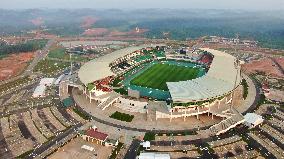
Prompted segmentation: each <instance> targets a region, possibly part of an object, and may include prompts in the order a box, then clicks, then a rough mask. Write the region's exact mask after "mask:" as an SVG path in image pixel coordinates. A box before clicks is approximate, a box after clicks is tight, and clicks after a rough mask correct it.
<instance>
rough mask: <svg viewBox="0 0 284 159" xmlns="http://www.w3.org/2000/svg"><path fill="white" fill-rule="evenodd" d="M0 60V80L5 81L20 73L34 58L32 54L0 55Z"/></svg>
mask: <svg viewBox="0 0 284 159" xmlns="http://www.w3.org/2000/svg"><path fill="white" fill-rule="evenodd" d="M2 57H3V58H2V59H0V80H5V79H8V78H10V77H13V76H16V75H18V74H19V73H21V72H22V71H23V70H24V69H25V68H26V66H27V64H28V62H29V61H31V60H32V59H33V58H34V52H26V53H18V54H9V55H2Z"/></svg>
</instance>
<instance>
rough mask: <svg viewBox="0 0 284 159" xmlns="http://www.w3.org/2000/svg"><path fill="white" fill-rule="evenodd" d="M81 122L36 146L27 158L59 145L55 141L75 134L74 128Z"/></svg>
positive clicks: (30, 158) (29, 158) (79, 125)
mask: <svg viewBox="0 0 284 159" xmlns="http://www.w3.org/2000/svg"><path fill="white" fill-rule="evenodd" d="M82 125H83V124H82V123H80V124H77V125H75V126H73V127H72V128H70V129H68V130H67V131H64V132H63V133H61V134H59V135H57V136H55V138H54V139H52V140H51V141H49V142H47V143H45V144H43V145H41V146H40V147H38V148H36V149H35V150H34V151H33V153H32V154H31V155H30V156H28V157H27V158H28V159H32V158H33V156H38V155H40V154H42V153H43V152H45V151H46V150H48V149H49V148H51V147H53V146H56V145H57V146H59V145H58V144H57V143H60V141H61V140H62V139H64V138H66V137H67V136H69V135H71V134H77V132H76V129H77V128H79V127H81V126H82Z"/></svg>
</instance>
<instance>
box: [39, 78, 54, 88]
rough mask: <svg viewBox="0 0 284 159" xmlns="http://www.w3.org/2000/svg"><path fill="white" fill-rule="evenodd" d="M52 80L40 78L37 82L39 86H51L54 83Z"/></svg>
mask: <svg viewBox="0 0 284 159" xmlns="http://www.w3.org/2000/svg"><path fill="white" fill-rule="evenodd" d="M54 80H55V79H54V78H42V79H41V80H40V82H39V84H40V85H45V86H51V85H52V84H53V82H54Z"/></svg>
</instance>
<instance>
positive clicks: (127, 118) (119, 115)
mask: <svg viewBox="0 0 284 159" xmlns="http://www.w3.org/2000/svg"><path fill="white" fill-rule="evenodd" d="M109 117H110V118H113V119H117V120H121V121H126V122H131V121H132V120H133V118H134V115H129V114H125V113H121V112H118V111H116V112H114V113H113V114H112V115H111V116H109Z"/></svg>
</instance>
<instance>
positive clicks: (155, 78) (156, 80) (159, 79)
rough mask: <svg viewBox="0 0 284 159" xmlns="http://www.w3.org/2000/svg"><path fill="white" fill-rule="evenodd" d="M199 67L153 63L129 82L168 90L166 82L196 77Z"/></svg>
mask: <svg viewBox="0 0 284 159" xmlns="http://www.w3.org/2000/svg"><path fill="white" fill-rule="evenodd" d="M198 73H199V69H198V68H190V67H183V66H175V65H169V64H155V65H153V66H152V67H151V68H149V69H148V70H146V71H145V72H143V73H142V74H141V75H139V76H137V77H136V78H134V79H133V80H132V81H131V82H130V84H134V85H137V86H142V87H150V88H154V89H160V90H168V88H167V84H166V82H178V81H186V80H191V79H194V78H197V77H198Z"/></svg>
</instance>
